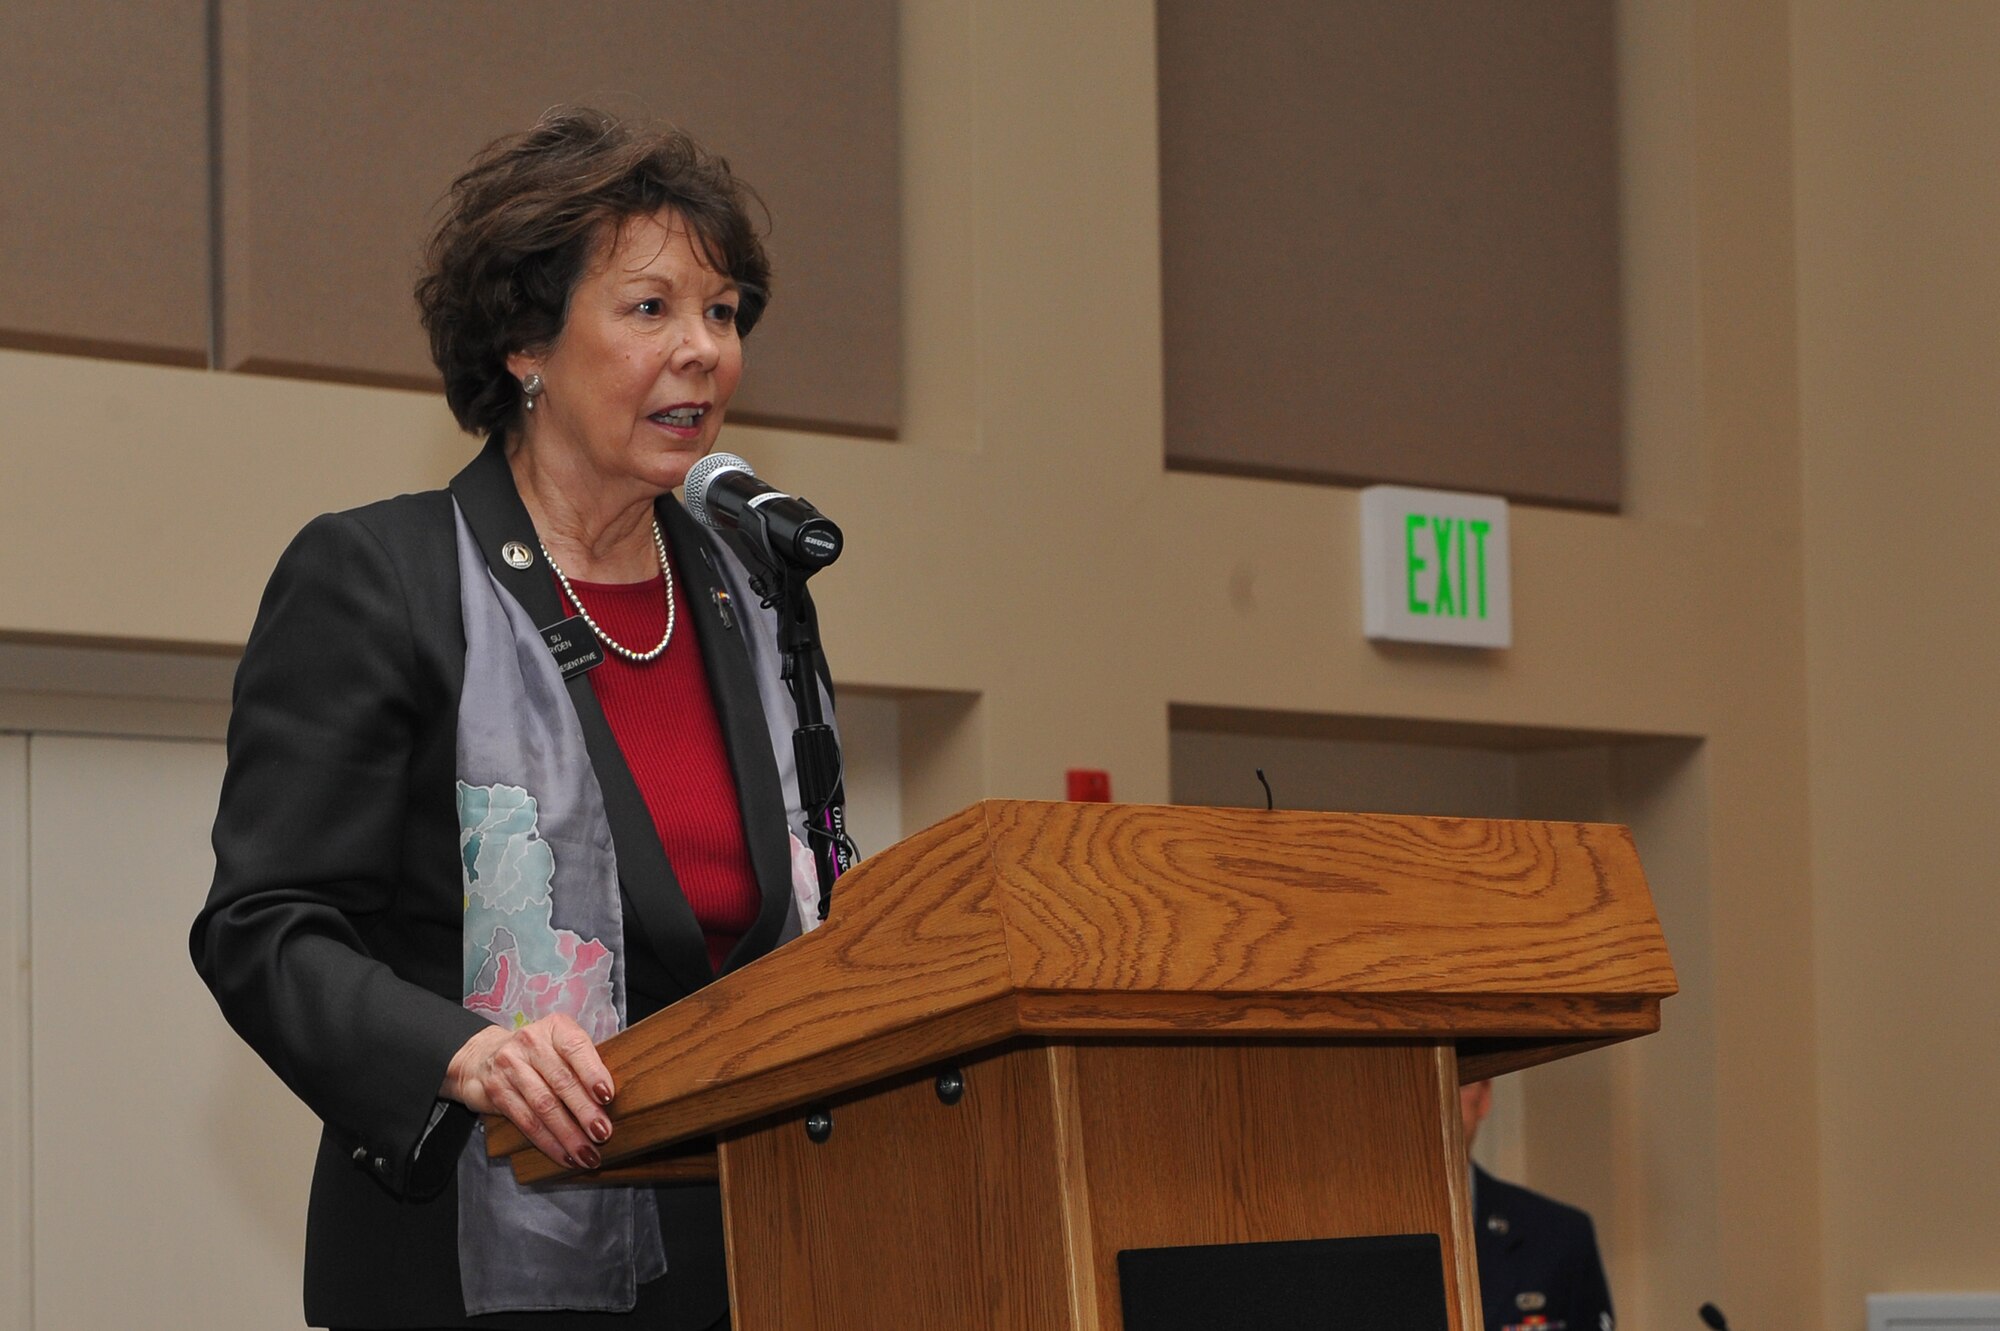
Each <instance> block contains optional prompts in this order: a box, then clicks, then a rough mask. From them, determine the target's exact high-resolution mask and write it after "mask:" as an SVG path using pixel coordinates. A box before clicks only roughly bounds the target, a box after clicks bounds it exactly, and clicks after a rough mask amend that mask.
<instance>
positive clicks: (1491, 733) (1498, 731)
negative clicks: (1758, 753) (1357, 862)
mask: <svg viewBox="0 0 2000 1331" xmlns="http://www.w3.org/2000/svg"><path fill="white" fill-rule="evenodd" d="M1169 723H1170V727H1171V733H1170V755H1171V759H1170V760H1171V764H1172V769H1171V773H1170V789H1171V791H1172V798H1173V800H1174V802H1175V803H1177V804H1209V805H1222V806H1229V807H1238V808H1262V807H1263V806H1264V792H1263V789H1262V787H1261V786H1259V784H1258V782H1257V777H1256V769H1258V768H1260V767H1261V768H1263V769H1264V774H1265V776H1266V777H1267V778H1268V779H1269V780H1270V783H1271V787H1272V791H1273V794H1274V796H1275V803H1276V805H1277V807H1279V808H1287V809H1318V810H1325V811H1330V812H1355V813H1400V814H1430V815H1437V816H1443V817H1466V818H1533V819H1552V820H1559V821H1577V822H1614V823H1624V824H1626V825H1628V826H1629V827H1631V829H1632V835H1633V839H1634V842H1635V843H1636V844H1637V846H1638V849H1639V855H1640V859H1641V862H1642V864H1643V865H1644V867H1645V870H1646V878H1647V883H1648V885H1649V887H1650V888H1651V891H1652V895H1653V903H1654V907H1655V909H1656V910H1657V911H1658V913H1659V916H1660V923H1661V927H1662V928H1663V929H1664V930H1665V933H1666V936H1667V944H1668V947H1669V948H1670V950H1671V952H1672V955H1673V961H1674V968H1675V971H1676V973H1677V975H1678V978H1679V981H1680V993H1679V994H1677V995H1676V996H1674V997H1673V998H1671V999H1669V1000H1668V1001H1667V1002H1666V1003H1665V1004H1664V1005H1663V1011H1662V1017H1661V1029H1660V1031H1659V1032H1658V1033H1657V1034H1654V1035H1649V1036H1646V1037H1645V1038H1643V1039H1639V1040H1633V1041H1628V1042H1626V1043H1623V1044H1619V1045H1615V1046H1613V1047H1611V1048H1609V1049H1605V1050H1600V1051H1597V1052H1595V1053H1589V1054H1582V1055H1578V1056H1576V1057H1572V1058H1567V1059H1562V1060H1559V1061H1557V1062H1555V1063H1550V1064H1547V1065H1544V1066H1542V1067H1538V1068H1531V1069H1529V1070H1527V1071H1526V1072H1521V1073H1516V1074H1514V1075H1512V1076H1508V1077H1502V1078H1500V1079H1498V1081H1497V1082H1496V1083H1495V1088H1494V1089H1495V1101H1496V1104H1495V1110H1494V1114H1493V1117H1492V1118H1491V1119H1489V1121H1488V1123H1487V1126H1486V1128H1485V1129H1483V1130H1482V1131H1481V1133H1480V1137H1479V1139H1478V1141H1477V1142H1476V1143H1475V1146H1474V1157H1475V1158H1476V1159H1478V1160H1479V1161H1480V1162H1481V1163H1482V1164H1484V1165H1486V1166H1487V1167H1488V1168H1489V1169H1491V1170H1492V1171H1493V1172H1494V1173H1495V1174H1497V1175H1499V1176H1501V1177H1503V1178H1510V1179H1513V1180H1514V1181H1516V1182H1521V1183H1525V1184H1527V1185H1528V1186H1530V1187H1534V1188H1537V1189H1540V1190H1542V1191H1545V1192H1548V1193H1550V1194H1552V1195H1554V1196H1556V1197H1559V1198H1562V1199H1563V1200H1565V1201H1568V1202H1571V1203H1572V1204H1575V1205H1579V1206H1582V1207H1584V1208H1585V1209H1587V1210H1589V1211H1590V1212H1591V1213H1592V1215H1593V1216H1594V1217H1595V1218H1596V1221H1597V1226H1598V1233H1599V1236H1600V1240H1599V1241H1600V1244H1601V1246H1602V1247H1603V1249H1604V1251H1605V1254H1606V1260H1607V1262H1608V1263H1609V1269H1610V1274H1611V1283H1612V1288H1613V1290H1614V1291H1617V1290H1618V1289H1620V1288H1624V1289H1626V1290H1638V1289H1640V1288H1645V1287H1650V1288H1651V1289H1653V1290H1655V1291H1658V1290H1663V1289H1666V1290H1675V1291H1685V1292H1686V1295H1687V1298H1682V1297H1681V1296H1680V1295H1679V1294H1678V1293H1677V1294H1676V1295H1675V1296H1674V1297H1675V1299H1678V1300H1679V1301H1680V1302H1682V1303H1686V1306H1689V1307H1692V1306H1695V1305H1696V1304H1698V1303H1699V1302H1700V1301H1701V1299H1702V1298H1703V1297H1706V1296H1705V1295H1703V1294H1702V1293H1701V1290H1702V1288H1703V1282H1704V1281H1708V1280H1710V1279H1711V1278H1712V1275H1713V1272H1714V1270H1715V1262H1716V1260H1717V1254H1716V1251H1715V1232H1714V1216H1715V1205H1716V1202H1715V1190H1716V1160H1715V1063H1716V1041H1715V1023H1714V992H1715V985H1714V954H1713V947H1712V943H1711V926H1710V905H1709V902H1710V892H1711V886H1710V881H1709V860H1710V855H1709V816H1708V794H1707V779H1706V761H1705V753H1704V750H1703V746H1702V743H1701V741H1700V740H1698V739H1694V738H1687V737H1675V736H1660V735H1640V734H1620V733H1605V732H1597V731H1583V730H1567V729H1560V728H1544V727H1534V726H1496V725H1484V724H1478V723H1462V722H1448V721H1436V720H1419V719H1413V718H1395V717H1364V716H1339V715H1327V714H1320V713H1296V712H1275V711H1259V710H1252V709H1241V708H1221V707H1203V706H1181V705H1177V706H1175V707H1173V708H1171V709H1170V713H1169ZM1689 1299H1691V1300H1692V1301H1691V1302H1690V1301H1688V1300H1689ZM1670 1301H1671V1300H1670Z"/></svg>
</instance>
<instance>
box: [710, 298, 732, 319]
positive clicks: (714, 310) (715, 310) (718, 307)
mask: <svg viewBox="0 0 2000 1331" xmlns="http://www.w3.org/2000/svg"><path fill="white" fill-rule="evenodd" d="M708 317H709V318H711V319H713V320H715V321H716V322H717V323H719V324H733V323H735V322H736V307H735V306H734V305H731V304H729V303H728V302H727V301H718V302H717V303H715V304H713V305H711V306H709V307H708Z"/></svg>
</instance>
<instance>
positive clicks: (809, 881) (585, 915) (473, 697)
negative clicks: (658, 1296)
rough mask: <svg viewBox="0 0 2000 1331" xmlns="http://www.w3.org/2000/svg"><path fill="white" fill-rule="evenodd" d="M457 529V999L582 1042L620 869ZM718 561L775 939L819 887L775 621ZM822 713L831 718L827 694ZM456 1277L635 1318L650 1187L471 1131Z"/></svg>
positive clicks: (564, 737)
mask: <svg viewBox="0 0 2000 1331" xmlns="http://www.w3.org/2000/svg"><path fill="white" fill-rule="evenodd" d="M454 512H455V514H456V519H457V525H458V568H459V603H460V606H461V610H462V614H463V617H464V623H465V685H464V690H463V692H462V693H461V695H460V698H459V708H458V815H459V847H460V852H461V858H462V861H463V862H462V870H463V877H464V883H465V924H464V930H463V948H464V963H465V969H464V988H463V991H462V992H463V995H464V1000H463V1001H464V1005H465V1006H466V1007H467V1008H468V1009H470V1010H472V1011H475V1012H478V1013H480V1014H481V1015H483V1016H485V1017H486V1018H487V1019H488V1020H490V1021H493V1022H495V1023H496V1024H500V1025H508V1026H522V1025H526V1024H527V1023H529V1022H532V1021H535V1020H537V1019H539V1018H541V1017H544V1016H548V1015H550V1014H552V1013H556V1012H562V1013H566V1014H568V1015H569V1016H570V1017H572V1018H574V1019H575V1020H576V1022H577V1023H578V1024H579V1025H580V1026H582V1027H583V1029H584V1030H585V1032H587V1033H588V1034H589V1035H590V1037H591V1039H592V1040H595V1041H600V1042H601V1041H603V1040H605V1039H607V1038H608V1037H610V1036H611V1035H613V1034H615V1033H616V1032H618V1031H620V1030H622V1029H624V1027H625V1023H626V996H625V932H624V916H623V910H622V907H621V905H620V901H619V891H618V862H617V856H616V853H615V851H614V849H613V845H612V840H611V828H610V824H609V823H608V822H607V820H606V818H605V814H604V797H603V794H602V792H601V790H600V789H599V787H598V783H597V774H596V772H595V771H594V770H593V769H592V767H591V765H590V757H589V754H588V752H587V750H586V749H585V746H584V738H583V730H582V727H581V726H580V725H579V723H578V721H577V718H576V711H575V709H574V708H573V707H572V705H571V703H570V699H569V696H568V691H567V688H566V686H565V685H564V683H563V680H562V676H561V674H560V672H559V671H558V670H557V668H556V663H555V659H554V658H553V657H552V656H551V655H550V653H549V649H548V645H547V644H546V643H545V642H544V641H543V639H542V635H541V634H540V633H539V632H538V631H537V629H536V627H535V625H534V623H533V622H532V621H531V620H530V619H529V617H528V614H527V612H526V611H525V610H523V609H522V607H521V605H520V603H519V602H518V601H516V600H515V599H514V598H513V596H512V595H510V594H509V593H508V592H507V591H506V590H505V589H504V588H503V587H502V586H501V585H500V583H499V582H498V580H496V579H495V578H494V576H493V574H492V571H491V570H490V569H488V568H487V565H486V561H485V558H484V557H483V556H482V555H481V553H480V551H479V547H478V544H477V542H476V541H475V540H474V539H473V536H472V532H471V529H470V528H469V527H468V526H467V525H466V521H465V516H464V514H463V513H457V512H456V508H455V507H454ZM711 548H712V549H715V550H716V553H717V571H718V573H719V574H720V575H721V576H722V577H723V579H724V581H725V582H727V583H728V584H729V587H730V592H731V595H732V597H733V598H734V600H735V602H736V604H737V605H738V606H739V607H741V620H742V623H743V627H744V643H745V646H746V648H747V649H748V651H749V655H750V660H751V667H752V670H753V673H754V674H755V676H756V679H757V686H758V693H759V696H760V699H761V700H762V702H763V710H764V715H765V717H766V720H767V725H768V728H769V731H770V738H771V742H772V751H773V756H774V757H775V758H776V759H777V765H778V771H779V777H780V779H781V781H782V783H783V789H784V791H785V797H786V813H787V815H788V817H787V821H788V823H789V825H790V827H791V830H792V837H793V842H792V849H793V857H792V859H793V875H792V876H793V892H792V903H791V910H790V912H789V915H788V918H787V920H786V924H785V928H784V930H783V932H782V933H781V935H780V937H779V941H780V942H784V941H787V940H789V939H791V938H795V937H797V936H798V935H799V933H800V932H802V931H803V930H804V929H809V928H811V927H812V926H813V925H815V924H816V923H818V921H817V918H816V913H815V911H814V909H813V904H812V903H813V900H814V894H815V893H816V892H817V884H816V882H815V881H814V878H813V871H812V862H811V858H810V857H809V856H807V855H805V853H804V852H803V849H802V847H801V845H800V840H801V836H802V831H803V828H804V817H803V815H802V813H801V812H800V810H799V808H798V807H797V801H798V790H797V782H796V780H795V779H794V770H795V769H794V760H793V755H792V743H791V717H792V706H791V699H790V697H789V695H788V693H787V692H786V690H785V685H784V684H783V682H782V680H781V678H780V673H779V667H780V664H781V663H780V661H779V659H778V653H777V644H776V634H777V625H776V619H775V616H773V615H772V613H771V612H770V611H769V610H764V609H761V608H760V607H759V606H758V604H757V599H756V596H755V594H754V592H752V591H751V589H750V587H749V576H748V574H747V572H746V571H745V570H744V569H743V567H742V565H741V564H740V563H738V562H737V560H736V559H735V557H734V556H733V555H728V554H725V553H723V552H722V551H721V550H720V549H719V548H717V547H713V546H712V547H711ZM824 701H825V705H826V714H827V716H829V717H831V716H832V714H833V713H832V704H831V700H830V699H825V700H824ZM458 1190H459V1196H458V1215H459V1220H458V1249H459V1273H460V1284H461V1287H462V1293H463V1295H464V1298H465V1310H466V1313H467V1314H468V1315H474V1316H476V1315H479V1314H482V1313H491V1312H503V1311H540V1310H548V1309H577V1310H585V1311H613V1312H622V1311H628V1310H630V1309H631V1308H632V1307H633V1306H634V1305H635V1303H636V1302H637V1298H638V1287H639V1285H640V1284H642V1283H644V1282H646V1281H649V1280H653V1279H656V1278H658V1277H659V1276H661V1275H663V1274H665V1272H666V1253H665V1250H664V1247H663V1245H662V1243H661V1237H660V1218H659V1210H658V1207H657V1206H656V1205H655V1202H654V1197H653V1191H652V1189H651V1188H646V1187H637V1188H633V1187H599V1186H591V1185H586V1184H570V1185H564V1184H556V1185H538V1186H535V1187H524V1186H522V1185H520V1184H519V1183H517V1182H515V1180H514V1174H513V1170H512V1168H511V1166H510V1165H509V1164H508V1162H507V1161H505V1160H490V1159H488V1157H487V1154H486V1141H485V1136H484V1132H483V1131H479V1132H475V1133H474V1134H473V1136H472V1139H471V1140H470V1141H469V1142H468V1143H467V1145H466V1148H465V1152H464V1154H463V1155H461V1156H460V1158H459V1163H458Z"/></svg>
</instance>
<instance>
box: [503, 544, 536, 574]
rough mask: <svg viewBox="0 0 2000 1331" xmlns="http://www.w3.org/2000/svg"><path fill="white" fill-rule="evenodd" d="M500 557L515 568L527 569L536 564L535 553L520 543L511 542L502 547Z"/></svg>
mask: <svg viewBox="0 0 2000 1331" xmlns="http://www.w3.org/2000/svg"><path fill="white" fill-rule="evenodd" d="M500 557H501V558H502V559H504V560H506V561H507V562H508V563H510V564H512V565H513V566H514V567H515V568H526V567H528V566H529V565H530V564H532V563H534V562H535V552H534V551H533V550H530V549H529V548H528V547H527V546H525V545H522V544H521V543H520V542H519V541H509V542H507V544H505V545H503V546H501V547H500Z"/></svg>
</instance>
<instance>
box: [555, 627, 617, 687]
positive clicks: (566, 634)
mask: <svg viewBox="0 0 2000 1331" xmlns="http://www.w3.org/2000/svg"><path fill="white" fill-rule="evenodd" d="M542 641H543V642H545V643H547V644H548V645H549V653H550V654H551V655H552V656H554V657H555V658H556V669H557V670H560V671H561V672H562V677H563V679H564V680H565V681H567V680H568V679H570V678H571V677H572V676H574V675H580V674H582V673H583V672H584V671H586V670H595V669H596V668H597V667H598V666H601V665H603V664H604V652H603V650H602V649H601V648H599V647H598V645H597V635H596V634H595V633H592V632H591V631H590V625H588V624H586V623H584V622H583V616H582V615H571V616H570V617H569V618H568V619H565V620H564V621H563V622H562V623H560V624H551V625H549V626H548V627H547V628H545V629H543V630H542Z"/></svg>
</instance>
